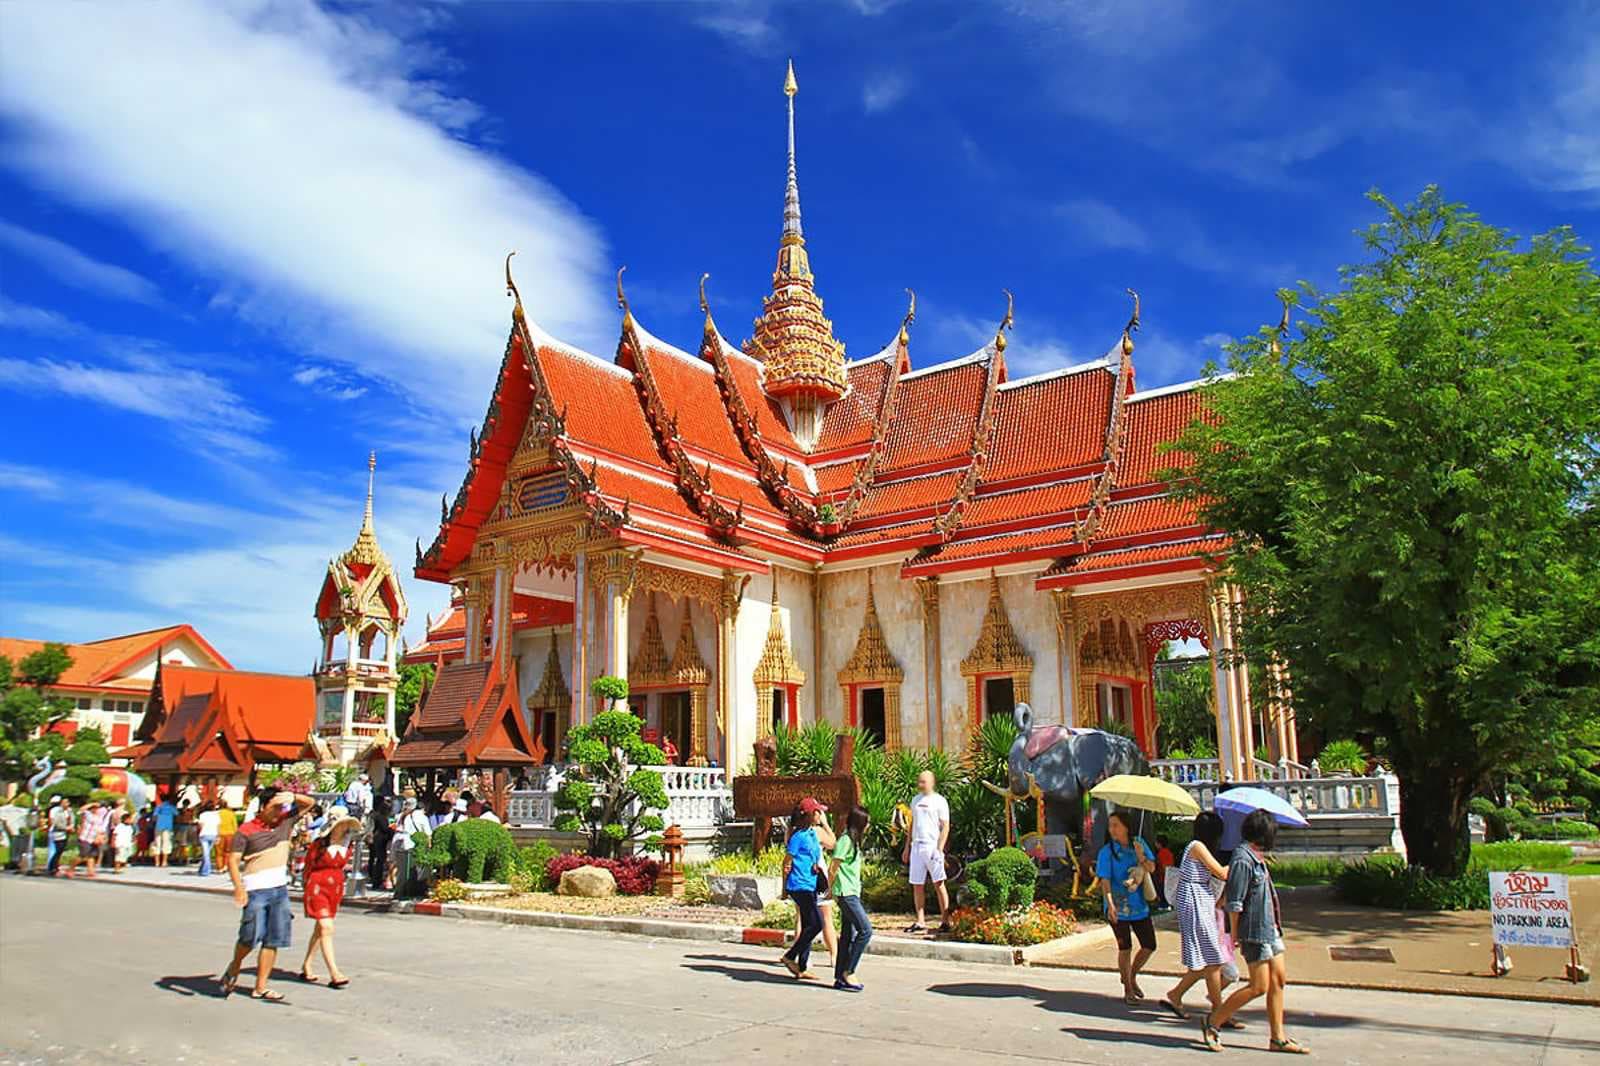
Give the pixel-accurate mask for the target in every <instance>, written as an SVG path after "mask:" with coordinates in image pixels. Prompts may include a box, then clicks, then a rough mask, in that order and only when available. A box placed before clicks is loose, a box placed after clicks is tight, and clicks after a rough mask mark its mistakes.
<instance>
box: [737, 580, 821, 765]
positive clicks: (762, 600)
mask: <svg viewBox="0 0 1600 1066" xmlns="http://www.w3.org/2000/svg"><path fill="white" fill-rule="evenodd" d="M773 574H777V582H778V612H779V614H780V615H781V617H782V618H783V628H784V632H785V633H786V634H787V635H788V638H789V649H790V651H791V652H792V653H793V654H794V658H795V662H797V663H799V664H800V669H801V670H803V671H805V675H806V683H805V684H804V685H802V686H801V688H800V700H799V707H800V721H801V722H802V723H805V722H809V721H814V720H815V718H814V716H815V714H816V697H817V690H816V686H815V684H814V681H815V679H814V678H813V677H812V676H811V675H812V674H813V673H814V672H815V670H814V667H813V662H814V649H815V645H814V643H813V639H814V638H813V626H812V603H811V597H812V592H811V590H812V588H813V584H812V583H813V582H814V581H815V580H816V578H815V575H813V574H811V573H810V572H808V571H805V570H796V569H791V568H788V567H784V566H781V565H779V564H774V565H773V568H772V570H771V571H770V572H768V573H766V574H755V575H753V576H752V577H751V578H750V583H749V584H748V585H746V586H745V590H744V597H743V599H741V600H740V603H739V617H738V619H737V621H736V622H735V624H734V634H735V636H734V646H733V649H732V655H731V659H732V663H731V667H732V670H733V689H734V693H733V700H734V707H735V708H736V711H735V715H734V718H735V722H734V725H733V738H734V745H735V755H736V759H735V762H734V769H735V770H737V769H738V768H739V767H742V766H743V765H744V764H745V762H746V761H748V760H749V759H750V758H751V757H752V752H753V749H752V745H754V744H755V740H756V719H757V715H758V714H760V713H761V711H762V708H760V707H758V706H757V705H756V683H755V678H754V677H753V676H752V675H753V674H754V672H755V668H756V663H758V662H759V661H760V660H761V649H762V647H763V646H764V645H765V644H766V642H767V629H768V628H769V627H770V626H771V624H772V582H773V576H772V575H773ZM718 750H720V748H719V749H718Z"/></svg>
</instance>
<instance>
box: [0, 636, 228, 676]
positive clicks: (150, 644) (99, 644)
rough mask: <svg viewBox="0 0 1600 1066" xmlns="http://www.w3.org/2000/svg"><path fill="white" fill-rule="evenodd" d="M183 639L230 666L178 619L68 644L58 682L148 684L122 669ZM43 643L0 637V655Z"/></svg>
mask: <svg viewBox="0 0 1600 1066" xmlns="http://www.w3.org/2000/svg"><path fill="white" fill-rule="evenodd" d="M184 639H186V640H188V641H190V642H192V643H193V644H195V645H196V646H197V647H199V648H200V650H201V651H202V652H203V653H205V654H206V655H207V656H209V657H210V658H211V659H212V661H214V662H215V663H216V664H217V665H218V666H220V667H222V668H223V669H232V667H231V665H230V664H229V663H228V660H226V659H224V658H223V657H222V654H221V653H220V652H218V651H217V650H216V649H215V648H213V647H212V646H211V645H210V643H208V642H207V641H206V639H205V638H204V637H202V636H201V635H200V634H199V633H198V632H197V631H196V630H195V628H194V627H193V626H191V625H189V624H187V623H180V624H178V625H172V626H162V627H161V628H160V629H147V630H144V631H142V632H139V633H127V634H124V635H122V636H117V637H106V638H104V639H102V640H91V641H87V642H85V643H82V644H68V645H67V646H66V648H67V654H68V655H70V656H72V665H71V666H69V667H67V669H66V670H65V671H64V672H63V673H62V675H61V679H60V681H59V682H58V684H60V685H61V686H62V687H63V688H72V687H84V688H96V687H115V688H141V689H145V688H149V687H150V682H149V681H148V680H144V679H141V678H129V677H123V676H122V675H121V671H123V670H125V669H128V668H129V667H131V666H134V665H135V664H137V663H138V662H139V661H141V660H142V659H144V657H145V656H146V655H154V653H155V652H156V651H158V650H159V649H160V648H161V647H162V646H163V645H166V644H174V643H176V642H177V641H179V640H184ZM46 643H47V642H46V641H43V640H30V639H27V638H22V637H0V655H4V656H6V657H8V658H9V659H11V661H12V662H13V663H16V662H18V661H20V660H21V659H23V658H24V657H25V656H28V655H32V654H33V653H34V652H36V651H40V650H42V649H43V648H44V646H45V644H46Z"/></svg>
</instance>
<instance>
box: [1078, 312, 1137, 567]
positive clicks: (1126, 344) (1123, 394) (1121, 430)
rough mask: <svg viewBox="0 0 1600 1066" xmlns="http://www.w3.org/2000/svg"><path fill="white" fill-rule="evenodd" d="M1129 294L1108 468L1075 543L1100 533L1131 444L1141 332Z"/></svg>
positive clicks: (1110, 426) (1106, 459)
mask: <svg viewBox="0 0 1600 1066" xmlns="http://www.w3.org/2000/svg"><path fill="white" fill-rule="evenodd" d="M1127 292H1128V295H1129V296H1131V297H1133V314H1132V315H1131V316H1129V318H1128V324H1127V325H1125V326H1123V327H1122V340H1121V342H1120V344H1119V348H1120V350H1121V352H1122V357H1121V359H1120V360H1119V361H1118V363H1117V380H1116V381H1115V383H1113V384H1112V386H1111V411H1110V414H1109V416H1108V417H1107V419H1106V444H1105V451H1104V453H1103V459H1104V462H1105V466H1104V467H1102V468H1101V471H1100V476H1099V479H1098V480H1097V481H1096V482H1095V486H1094V491H1093V492H1091V493H1090V494H1089V509H1088V511H1087V512H1086V513H1085V514H1084V516H1083V522H1082V523H1081V524H1080V525H1079V526H1078V531H1077V533H1075V534H1074V535H1073V539H1074V540H1075V541H1077V542H1078V543H1080V544H1087V543H1089V542H1090V541H1091V540H1093V539H1094V535H1095V534H1096V533H1097V532H1099V530H1100V523H1101V522H1102V521H1103V520H1104V519H1105V514H1106V506H1107V504H1108V503H1109V502H1110V499H1111V491H1112V489H1114V488H1116V484H1117V468H1118V466H1120V465H1121V463H1122V453H1123V451H1124V449H1125V448H1126V446H1127V441H1128V420H1127V418H1126V417H1125V411H1126V410H1127V404H1128V391H1129V390H1128V384H1129V382H1131V381H1132V380H1133V334H1135V333H1137V332H1138V331H1139V294H1138V293H1137V292H1134V291H1133V290H1132V289H1129V290H1127Z"/></svg>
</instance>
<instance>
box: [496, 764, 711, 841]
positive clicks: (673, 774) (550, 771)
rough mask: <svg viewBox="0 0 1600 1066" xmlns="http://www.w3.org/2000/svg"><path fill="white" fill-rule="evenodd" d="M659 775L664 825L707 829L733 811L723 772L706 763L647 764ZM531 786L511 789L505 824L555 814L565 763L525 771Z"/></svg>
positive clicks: (536, 824) (544, 824) (544, 822)
mask: <svg viewBox="0 0 1600 1066" xmlns="http://www.w3.org/2000/svg"><path fill="white" fill-rule="evenodd" d="M642 769H647V770H654V771H656V772H657V773H659V774H660V775H661V778H662V784H664V785H665V786H666V790H667V809H666V810H665V811H662V812H660V814H661V817H662V820H663V821H665V822H666V824H668V825H677V826H680V827H682V828H684V829H711V828H715V827H716V826H718V825H720V824H722V823H723V822H725V821H727V820H728V818H729V817H731V816H732V812H733V790H732V789H731V788H729V787H728V784H727V775H726V772H725V771H723V770H722V769H721V768H717V767H707V766H648V767H642ZM529 776H530V781H529V784H530V786H531V787H529V788H526V789H517V790H515V791H513V792H512V793H511V802H510V803H509V804H508V806H507V815H508V817H507V819H506V821H507V822H508V824H510V825H513V826H520V827H525V828H548V827H549V826H550V825H551V824H553V823H554V821H555V818H556V810H555V795H556V791H557V790H558V789H560V787H561V783H562V782H563V781H565V780H566V767H565V766H559V765H556V766H540V767H537V768H536V770H535V772H533V773H532V774H530V775H529Z"/></svg>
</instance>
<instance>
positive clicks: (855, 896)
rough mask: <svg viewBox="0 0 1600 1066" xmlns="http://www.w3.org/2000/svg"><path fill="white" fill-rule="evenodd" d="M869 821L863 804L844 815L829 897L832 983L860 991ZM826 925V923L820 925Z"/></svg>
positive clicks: (867, 938)
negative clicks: (835, 922)
mask: <svg viewBox="0 0 1600 1066" xmlns="http://www.w3.org/2000/svg"><path fill="white" fill-rule="evenodd" d="M870 821H871V818H870V816H869V815H868V814H867V809H866V808H865V807H852V808H850V814H849V815H848V816H847V817H846V818H845V823H844V835H843V836H841V837H840V838H839V839H838V842H837V843H835V844H834V846H833V861H832V862H831V863H829V867H828V868H829V872H830V873H831V874H832V877H831V880H832V882H833V898H834V900H835V902H836V903H837V904H838V907H839V943H838V944H837V946H835V947H834V949H833V987H834V988H837V989H839V990H840V991H841V992H860V991H861V989H862V986H861V982H860V981H857V980H856V968H857V967H858V966H860V965H861V955H862V953H863V952H865V951H866V950H867V944H868V943H869V942H871V940H872V920H871V919H869V918H868V917H867V909H866V908H865V907H863V906H862V905H861V839H862V837H863V836H865V835H866V832H867V825H868V824H869V822H870ZM824 928H826V927H824Z"/></svg>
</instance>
